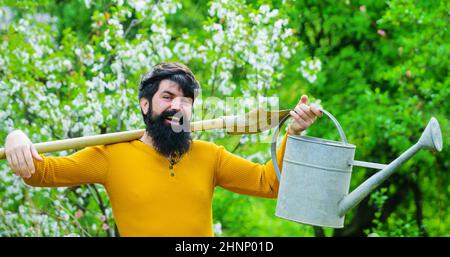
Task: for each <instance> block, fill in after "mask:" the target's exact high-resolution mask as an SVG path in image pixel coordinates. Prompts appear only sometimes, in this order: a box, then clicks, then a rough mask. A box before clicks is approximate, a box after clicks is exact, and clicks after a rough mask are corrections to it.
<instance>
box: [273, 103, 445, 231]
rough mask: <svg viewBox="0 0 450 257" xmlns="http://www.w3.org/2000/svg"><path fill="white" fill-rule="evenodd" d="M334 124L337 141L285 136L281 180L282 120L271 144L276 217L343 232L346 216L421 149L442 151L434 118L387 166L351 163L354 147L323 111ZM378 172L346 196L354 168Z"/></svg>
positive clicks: (440, 138)
mask: <svg viewBox="0 0 450 257" xmlns="http://www.w3.org/2000/svg"><path fill="white" fill-rule="evenodd" d="M321 111H322V112H323V113H325V114H326V115H327V116H328V117H329V118H330V119H331V120H332V121H333V122H334V124H335V125H336V127H337V129H338V131H339V134H340V137H341V141H332V140H326V139H321V138H315V137H309V136H297V135H288V138H287V141H286V149H285V154H284V159H283V166H282V170H283V173H281V175H280V170H279V168H278V162H277V159H276V141H277V137H278V132H279V130H280V128H281V126H282V125H283V123H284V122H285V121H286V120H287V119H288V118H289V117H290V116H289V115H287V116H286V117H284V118H283V119H282V120H281V121H280V124H279V125H278V127H277V129H276V130H275V133H274V135H273V139H272V148H271V154H272V161H273V165H274V168H275V171H276V174H277V178H278V180H279V181H280V187H279V190H278V200H277V206H276V213H275V215H276V216H278V217H280V218H284V219H288V220H292V221H296V222H300V223H304V224H308V225H313V226H320V227H331V228H342V227H344V217H345V214H346V213H347V212H348V211H349V210H350V209H351V208H353V207H354V206H356V205H357V204H358V203H359V202H361V201H362V200H363V199H364V198H365V197H366V196H367V195H368V194H369V193H370V192H372V191H373V190H374V189H375V188H376V187H378V186H379V185H380V184H381V183H382V182H383V181H385V180H386V179H387V178H388V177H389V176H390V175H392V173H394V171H395V170H396V169H397V168H398V167H400V166H401V165H402V164H403V163H404V162H405V161H407V160H408V159H410V158H411V157H412V156H413V155H414V154H415V153H416V152H417V151H419V150H420V149H422V148H427V149H432V150H437V151H439V152H440V151H441V150H442V133H441V129H440V127H439V123H438V121H437V120H436V119H435V118H434V117H433V118H431V120H430V121H429V122H428V125H427V127H426V128H425V130H424V132H423V133H422V136H421V137H420V139H419V141H418V142H417V143H416V144H415V145H413V146H412V147H410V148H409V149H408V150H406V151H405V152H404V153H402V154H401V155H400V156H399V157H398V158H397V159H395V160H394V161H392V162H391V163H390V164H389V165H384V164H379V163H371V162H363V161H356V160H354V156H355V149H356V146H355V145H352V144H349V143H348V142H347V138H346V137H345V133H344V131H343V130H342V127H341V125H340V124H339V122H338V121H337V120H336V118H334V116H333V115H331V113H329V112H327V111H326V110H323V109H322V110H321ZM353 166H361V167H366V168H373V169H379V170H380V171H378V172H377V173H375V174H374V175H372V176H371V177H370V178H369V179H367V180H366V181H364V182H363V183H362V184H361V185H359V186H358V187H357V188H356V189H355V190H354V191H353V192H351V193H350V194H349V188H350V179H351V175H352V167H353Z"/></svg>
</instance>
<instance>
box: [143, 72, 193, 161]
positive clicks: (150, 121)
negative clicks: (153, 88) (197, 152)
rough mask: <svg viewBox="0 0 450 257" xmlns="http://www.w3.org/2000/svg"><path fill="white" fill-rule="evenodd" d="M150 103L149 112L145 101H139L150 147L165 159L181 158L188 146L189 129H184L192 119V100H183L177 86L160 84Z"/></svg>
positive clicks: (189, 138)
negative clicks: (150, 140)
mask: <svg viewBox="0 0 450 257" xmlns="http://www.w3.org/2000/svg"><path fill="white" fill-rule="evenodd" d="M151 102H152V106H151V108H149V102H148V100H147V99H145V98H141V100H140V104H141V108H142V110H143V112H144V114H146V117H145V119H144V120H145V125H146V131H147V134H148V135H149V136H150V137H151V138H152V141H153V147H154V148H155V149H156V150H157V151H158V152H160V153H161V154H163V155H164V156H166V157H169V156H172V157H174V156H175V157H181V156H182V155H183V154H184V153H186V152H187V151H188V150H189V146H190V144H191V136H190V132H189V126H186V125H188V124H189V122H190V119H191V115H192V99H191V98H188V97H184V96H183V91H182V90H181V88H180V87H179V86H178V84H177V83H175V82H173V81H171V80H162V81H161V82H160V84H159V89H158V91H157V92H156V93H155V95H154V96H153V98H152V101H151ZM149 111H151V113H148V112H149ZM150 114H151V115H150Z"/></svg>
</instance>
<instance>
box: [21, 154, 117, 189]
mask: <svg viewBox="0 0 450 257" xmlns="http://www.w3.org/2000/svg"><path fill="white" fill-rule="evenodd" d="M41 157H42V158H43V159H44V160H43V161H38V160H35V159H33V162H34V165H35V170H36V172H35V173H34V174H33V175H32V176H31V178H29V179H24V181H25V183H26V184H28V185H31V186H38V187H61V186H76V185H82V184H93V183H99V184H104V183H105V181H106V176H107V173H108V169H109V167H108V165H109V163H108V158H107V155H106V151H105V146H94V147H87V148H84V149H83V150H80V151H78V152H76V153H74V154H72V155H69V156H66V157H46V156H44V155H41Z"/></svg>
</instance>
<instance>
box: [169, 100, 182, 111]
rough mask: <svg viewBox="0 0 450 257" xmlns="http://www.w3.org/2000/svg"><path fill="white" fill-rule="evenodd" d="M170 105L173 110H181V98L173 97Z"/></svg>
mask: <svg viewBox="0 0 450 257" xmlns="http://www.w3.org/2000/svg"><path fill="white" fill-rule="evenodd" d="M170 107H171V108H172V110H176V111H181V101H180V99H179V98H175V99H173V101H172V103H171V105H170Z"/></svg>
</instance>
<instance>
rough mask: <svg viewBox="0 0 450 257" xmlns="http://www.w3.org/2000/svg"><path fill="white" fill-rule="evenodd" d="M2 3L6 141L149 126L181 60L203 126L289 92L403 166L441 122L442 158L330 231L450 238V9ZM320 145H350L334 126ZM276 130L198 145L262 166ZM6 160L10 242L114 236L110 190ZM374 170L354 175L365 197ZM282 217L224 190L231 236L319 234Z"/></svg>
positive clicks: (400, 3)
mask: <svg viewBox="0 0 450 257" xmlns="http://www.w3.org/2000/svg"><path fill="white" fill-rule="evenodd" d="M0 2H1V3H2V4H1V5H0V21H2V23H1V24H0V110H1V111H0V119H2V124H1V125H0V137H1V138H5V137H6V135H7V133H8V132H10V131H11V130H12V129H22V130H23V131H25V132H26V133H27V134H28V135H30V138H31V139H32V141H33V142H40V141H48V140H55V139H62V138H68V137H77V136H85V135H90V134H98V133H109V132H115V131H123V130H130V129H137V128H140V127H142V121H141V117H140V112H139V109H138V107H137V101H136V99H137V94H136V91H137V90H136V88H137V84H138V82H139V80H140V77H141V76H142V74H143V73H144V72H146V71H147V70H148V69H149V67H151V66H152V65H153V64H155V63H158V62H160V61H179V62H183V63H185V64H187V65H188V66H190V67H191V68H192V69H193V71H194V73H195V74H196V76H197V78H198V80H199V81H200V83H201V85H202V98H201V99H199V101H196V104H195V106H194V107H195V108H194V119H201V118H212V117H216V116H219V115H223V114H224V111H225V110H224V103H225V102H224V101H225V98H226V97H229V96H230V97H242V98H243V100H242V103H245V104H242V105H239V106H234V108H232V111H233V112H234V114H236V113H243V112H244V111H248V110H249V109H252V108H254V107H255V105H257V103H255V102H251V101H249V102H248V103H247V102H246V101H244V100H247V99H250V98H251V97H260V98H262V97H271V96H275V97H278V103H279V105H280V109H286V108H292V107H294V106H295V104H297V102H298V100H299V98H300V96H301V95H302V94H308V95H309V97H310V100H311V101H312V102H318V103H320V104H321V105H322V106H323V107H324V108H325V109H326V110H328V111H330V112H331V113H332V114H333V115H334V116H335V117H336V118H337V119H338V120H339V122H340V123H341V125H342V127H343V129H344V131H345V133H346V135H347V138H348V140H349V141H350V142H351V143H352V144H355V145H356V146H357V149H356V159H358V160H364V161H372V162H380V163H389V162H391V161H392V160H394V159H395V158H396V157H397V156H398V155H400V154H401V153H402V152H403V151H405V150H406V149H407V148H409V147H410V146H411V145H412V144H414V143H415V142H416V141H417V140H418V138H419V136H420V134H421V132H422V130H423V129H424V127H425V125H426V124H427V122H428V121H429V119H430V118H431V117H432V116H434V117H436V118H437V119H438V120H439V123H440V125H441V129H442V133H443V140H444V149H443V151H442V152H441V153H435V152H430V151H425V150H422V151H421V152H419V153H418V154H416V155H415V156H414V157H413V158H412V159H411V160H410V161H408V162H407V163H406V164H404V165H403V166H402V168H400V169H399V170H398V171H397V172H396V174H395V175H393V176H392V177H391V178H390V179H389V180H388V181H387V182H386V183H384V184H383V189H380V190H379V191H377V192H375V193H373V194H372V195H371V197H370V199H369V198H368V199H366V200H365V201H363V202H362V203H361V205H360V208H357V209H355V210H353V211H351V212H350V213H349V214H348V215H347V217H346V228H349V229H348V230H347V229H346V228H344V229H343V230H332V229H325V230H324V234H325V235H326V236H331V235H337V236H339V235H356V236H365V235H368V234H369V235H379V236H424V235H430V236H442V235H444V236H448V235H449V232H448V231H450V215H448V213H450V204H449V199H450V197H449V195H450V186H449V184H450V176H449V174H448V170H449V166H450V162H449V160H450V158H449V156H450V155H449V150H448V147H447V146H446V144H447V142H449V140H450V134H449V128H450V126H449V119H448V118H449V110H450V106H449V101H448V98H449V96H450V83H449V76H448V67H449V58H448V57H449V56H450V55H449V51H450V44H449V42H450V40H449V39H450V37H449V32H448V28H447V27H448V24H449V14H448V10H449V3H447V2H445V1H424V0H422V1H412V0H392V1H387V2H384V1H375V0H366V1H362V0H361V1H350V0H348V1H313V0H305V1H292V0H287V1H279V0H274V1H269V3H266V1H244V0H239V1H229V3H222V2H221V1H210V2H209V3H208V4H205V3H204V2H202V1H182V2H181V1H169V0H165V1H150V2H149V3H148V4H147V5H146V6H144V7H142V6H139V5H135V4H133V2H131V1H130V2H126V1H125V3H124V4H119V2H121V1H81V0H70V1H52V0H42V1H0ZM86 3H88V4H87V5H86ZM275 10H276V11H275ZM210 96H214V97H216V98H208V97H210ZM202 99H205V100H204V101H203V100H202ZM206 99H208V100H206ZM243 105H245V106H244V107H243ZM244 109H245V110H244ZM227 111H229V110H227ZM227 114H230V113H227ZM307 134H308V135H311V136H319V137H323V138H327V139H334V140H339V135H338V133H337V131H336V129H335V127H334V125H333V123H332V122H331V121H329V120H327V119H326V118H322V119H319V120H318V121H317V122H316V123H315V124H314V125H313V126H312V127H311V128H310V129H309V130H308V131H307ZM271 135H272V131H270V132H266V133H262V134H260V135H248V136H242V137H240V136H226V135H225V134H224V132H223V131H215V132H202V133H198V134H195V138H196V139H203V140H209V141H214V142H216V143H218V144H220V145H224V146H225V147H226V148H227V149H228V150H229V151H233V152H234V153H236V154H238V155H241V156H244V157H247V158H248V159H250V160H252V161H255V162H260V163H264V162H266V161H267V160H268V159H269V158H270V153H269V149H268V148H269V145H268V144H267V142H269V141H270V138H271ZM57 154H58V155H65V154H68V153H66V152H63V153H57ZM0 164H1V165H2V169H1V170H2V171H1V172H0V181H1V183H0V198H1V199H5V200H4V201H2V203H1V206H0V235H14V236H15V235H42V236H51V235H81V236H87V235H91V236H93V235H98V236H108V235H109V236H110V235H114V231H113V217H112V214H111V210H110V208H109V202H108V199H107V197H106V193H105V192H104V189H103V188H102V187H98V188H94V187H92V186H83V187H78V188H68V189H35V188H30V187H25V186H24V185H23V184H22V182H21V181H20V180H18V179H14V177H13V175H12V174H11V172H10V171H9V169H8V168H7V166H6V164H5V162H4V161H2V162H0ZM371 174H373V171H370V170H361V169H358V168H355V169H354V173H353V177H352V183H351V189H353V188H355V187H356V186H357V185H359V184H360V183H361V182H362V181H364V180H365V179H367V178H368V177H369V175H371ZM96 191H97V192H98V193H97V192H96ZM56 200H58V201H57V202H56V203H58V204H55V201H56ZM274 212H275V200H268V199H260V198H250V197H247V196H241V195H236V194H234V193H231V192H228V191H225V190H223V189H220V188H219V189H217V190H216V192H215V195H214V206H213V214H214V223H215V224H216V225H217V224H220V225H221V227H222V232H223V233H222V234H220V233H218V235H225V236H227V235H229V236H313V235H318V231H320V229H316V230H314V229H313V228H312V227H310V226H306V225H300V224H296V223H293V222H289V221H285V220H282V219H279V218H276V217H275V216H274ZM350 228H352V229H350ZM3 231H6V232H3ZM346 233H349V234H346Z"/></svg>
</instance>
